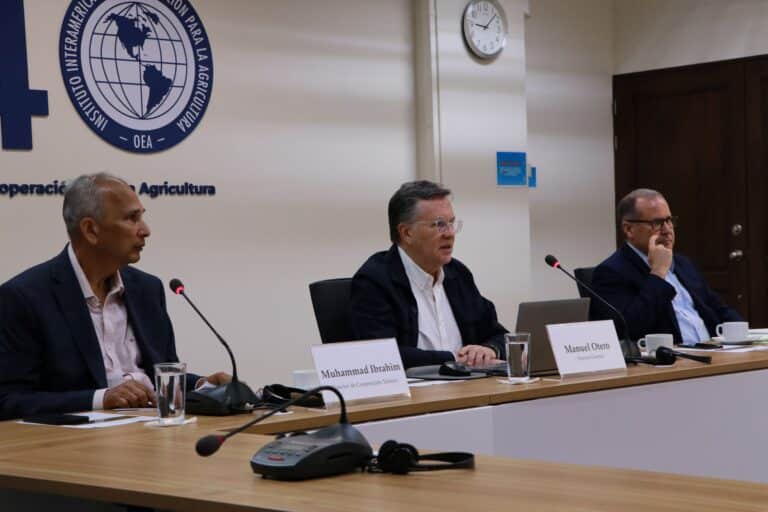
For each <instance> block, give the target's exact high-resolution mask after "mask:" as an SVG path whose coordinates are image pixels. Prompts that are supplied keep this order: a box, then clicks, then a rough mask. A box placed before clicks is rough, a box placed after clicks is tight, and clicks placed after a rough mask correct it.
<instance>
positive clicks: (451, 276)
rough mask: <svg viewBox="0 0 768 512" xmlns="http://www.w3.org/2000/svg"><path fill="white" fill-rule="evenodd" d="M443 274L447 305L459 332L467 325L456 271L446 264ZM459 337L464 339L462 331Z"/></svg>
mask: <svg viewBox="0 0 768 512" xmlns="http://www.w3.org/2000/svg"><path fill="white" fill-rule="evenodd" d="M443 272H444V273H445V279H443V288H444V289H445V296H446V297H448V304H450V306H451V311H453V317H454V318H455V319H456V323H457V324H458V326H459V330H460V331H461V330H462V327H463V326H464V325H466V323H467V322H466V321H465V318H464V312H465V311H466V308H465V307H464V304H462V302H461V299H462V295H461V290H459V281H458V280H457V279H456V271H455V270H454V269H453V267H451V264H450V263H448V265H445V266H444V267H443ZM461 336H462V338H463V339H466V335H465V334H464V332H463V331H462V332H461Z"/></svg>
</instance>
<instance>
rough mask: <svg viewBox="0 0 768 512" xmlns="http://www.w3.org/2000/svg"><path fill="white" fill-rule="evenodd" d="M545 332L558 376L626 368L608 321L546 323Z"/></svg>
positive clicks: (611, 323) (612, 326)
mask: <svg viewBox="0 0 768 512" xmlns="http://www.w3.org/2000/svg"><path fill="white" fill-rule="evenodd" d="M547 333H548V334H549V343H550V345H552V353H553V354H554V355H555V361H556V362H557V369H558V372H559V373H560V375H561V376H562V377H566V376H571V375H581V374H586V373H592V372H605V371H611V370H625V369H626V368H627V365H626V363H625V362H624V356H623V354H622V352H621V345H619V339H618V336H616V328H615V327H614V325H613V322H612V321H611V320H600V321H597V322H576V323H569V324H550V325H547Z"/></svg>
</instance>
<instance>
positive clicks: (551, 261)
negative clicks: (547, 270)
mask: <svg viewBox="0 0 768 512" xmlns="http://www.w3.org/2000/svg"><path fill="white" fill-rule="evenodd" d="M544 262H546V264H547V265H549V266H550V267H554V266H555V265H557V264H558V263H559V261H557V258H555V257H554V256H552V255H551V254H547V255H546V256H545V257H544Z"/></svg>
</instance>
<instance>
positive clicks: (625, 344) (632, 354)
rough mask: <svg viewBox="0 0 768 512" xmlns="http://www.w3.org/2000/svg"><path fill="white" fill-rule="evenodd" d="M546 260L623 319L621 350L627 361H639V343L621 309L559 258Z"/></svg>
mask: <svg viewBox="0 0 768 512" xmlns="http://www.w3.org/2000/svg"><path fill="white" fill-rule="evenodd" d="M544 262H545V263H546V264H547V265H549V266H550V267H552V268H556V269H558V270H560V271H561V272H562V273H563V274H565V275H567V276H568V277H570V278H571V279H573V280H574V281H576V282H577V283H579V284H580V285H581V286H583V287H584V289H585V290H587V291H588V292H589V294H590V295H592V296H593V297H594V298H596V299H597V300H599V301H600V302H601V303H603V304H604V305H605V306H607V307H608V309H610V310H611V311H612V312H613V313H614V314H615V315H616V317H617V318H619V319H620V320H621V323H622V325H623V327H624V339H621V340H619V342H620V344H621V351H622V352H623V353H624V360H625V361H626V362H632V363H635V362H637V361H636V359H637V358H639V357H640V354H639V349H638V348H637V345H635V344H634V343H633V342H632V340H631V339H630V338H629V325H627V319H626V318H624V315H622V314H621V311H619V310H618V309H616V308H615V307H613V305H611V304H610V303H609V302H608V301H607V300H605V299H604V298H602V297H601V296H600V295H598V294H597V292H596V291H595V290H593V289H592V288H590V287H589V286H587V285H586V284H585V283H584V282H583V281H582V280H580V279H578V278H576V276H574V275H572V274H571V273H570V272H568V271H567V270H565V269H564V268H563V266H562V265H561V264H560V261H558V259H557V258H555V257H554V256H552V255H551V254H547V255H546V256H545V257H544Z"/></svg>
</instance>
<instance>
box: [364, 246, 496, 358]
mask: <svg viewBox="0 0 768 512" xmlns="http://www.w3.org/2000/svg"><path fill="white" fill-rule="evenodd" d="M443 271H444V272H445V280H444V281H443V287H444V288H445V294H446V296H447V297H448V302H449V303H450V304H451V310H452V311H453V316H454V317H455V318H456V323H457V324H458V327H459V332H460V333H461V341H462V344H464V345H485V346H489V347H491V348H493V349H494V350H495V351H496V353H497V354H499V357H501V358H503V357H504V333H506V332H507V330H506V329H505V328H504V326H503V325H501V324H500V323H499V322H498V320H497V319H496V308H495V307H494V306H493V303H492V302H490V301H489V300H487V299H485V298H484V297H483V296H482V295H480V292H479V291H478V289H477V286H475V280H474V278H473V277H472V273H471V272H470V271H469V269H468V268H467V267H466V266H464V265H463V264H462V263H461V262H460V261H458V260H457V259H455V258H454V259H452V260H451V262H450V263H448V264H447V265H445V266H444V267H443ZM350 319H351V320H350V321H351V324H352V329H353V330H354V332H355V335H356V338H357V339H361V340H367V339H378V338H396V339H397V344H398V346H399V349H400V357H401V358H402V360H403V364H404V365H405V367H406V368H410V367H412V366H423V365H429V364H440V363H442V362H444V361H453V359H454V357H453V354H452V353H451V352H448V351H442V350H422V349H419V348H417V347H416V345H417V343H418V339H419V321H418V320H419V312H418V309H417V306H416V298H415V297H414V296H413V292H412V291H411V284H410V282H409V281H408V276H407V275H406V273H405V267H404V266H403V262H402V260H401V259H400V254H399V253H398V250H397V246H396V245H393V246H392V247H391V248H390V249H389V250H388V251H382V252H378V253H376V254H374V255H373V256H371V257H370V258H368V261H366V262H365V263H364V264H363V266H362V267H361V268H360V270H358V271H357V273H356V274H355V275H354V277H353V278H352V289H351V305H350Z"/></svg>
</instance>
